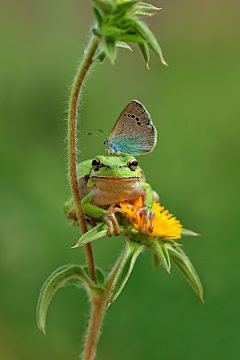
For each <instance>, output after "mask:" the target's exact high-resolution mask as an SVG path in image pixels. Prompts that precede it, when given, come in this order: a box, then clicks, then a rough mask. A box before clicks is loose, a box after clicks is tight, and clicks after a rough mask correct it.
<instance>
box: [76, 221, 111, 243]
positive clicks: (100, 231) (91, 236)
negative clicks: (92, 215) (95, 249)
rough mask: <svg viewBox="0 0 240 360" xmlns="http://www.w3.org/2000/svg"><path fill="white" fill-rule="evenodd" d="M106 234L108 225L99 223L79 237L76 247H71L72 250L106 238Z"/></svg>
mask: <svg viewBox="0 0 240 360" xmlns="http://www.w3.org/2000/svg"><path fill="white" fill-rule="evenodd" d="M107 233H108V225H107V224H105V223H101V224H99V225H97V226H95V227H94V228H92V229H91V230H89V231H88V232H87V233H85V234H83V236H81V237H80V239H79V240H78V242H77V243H76V245H75V246H73V247H72V248H76V247H79V246H82V245H85V244H87V243H90V242H91V241H94V240H97V239H100V238H102V237H104V236H106V235H107Z"/></svg>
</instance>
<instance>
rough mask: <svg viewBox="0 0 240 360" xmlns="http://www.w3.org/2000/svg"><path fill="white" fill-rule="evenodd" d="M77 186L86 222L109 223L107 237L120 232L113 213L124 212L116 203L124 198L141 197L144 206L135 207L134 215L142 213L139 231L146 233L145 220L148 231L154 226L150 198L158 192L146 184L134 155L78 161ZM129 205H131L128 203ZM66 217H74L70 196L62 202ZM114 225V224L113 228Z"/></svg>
mask: <svg viewBox="0 0 240 360" xmlns="http://www.w3.org/2000/svg"><path fill="white" fill-rule="evenodd" d="M77 178H78V189H79V193H80V197H81V199H82V207H83V211H84V214H85V217H86V219H87V222H88V223H90V224H91V225H92V226H94V225H95V220H94V219H98V220H101V221H103V222H105V223H107V224H108V236H112V235H113V233H114V227H115V235H119V234H120V229H119V224H118V221H117V219H116V216H115V213H116V212H124V210H122V209H121V208H120V207H118V204H119V203H120V202H123V201H126V200H128V201H130V200H135V199H138V198H139V197H140V196H141V195H142V196H143V200H144V201H143V202H144V206H143V207H141V208H137V213H136V215H135V218H136V217H137V216H138V215H139V214H140V213H143V214H144V222H143V227H142V234H144V233H145V230H146V224H147V221H148V220H150V224H151V226H150V231H151V228H152V226H153V217H154V213H153V211H152V204H153V199H154V200H155V201H158V195H157V194H156V193H155V192H154V191H152V188H151V186H150V185H149V184H148V183H146V179H145V175H144V173H143V171H142V170H141V168H140V167H139V166H138V162H137V160H136V159H135V158H134V157H133V156H125V157H122V158H120V157H118V156H111V157H106V156H102V155H99V156H97V157H95V158H94V159H93V160H86V161H83V162H81V163H79V164H77ZM128 206H132V205H128ZM64 211H65V214H66V216H67V217H68V218H69V219H73V220H77V216H76V212H75V209H74V202H73V199H72V198H71V199H70V200H68V201H67V202H66V203H65V205H64ZM113 226H114V227H113Z"/></svg>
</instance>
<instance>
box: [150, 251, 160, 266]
mask: <svg viewBox="0 0 240 360" xmlns="http://www.w3.org/2000/svg"><path fill="white" fill-rule="evenodd" d="M161 265H162V263H161V261H160V260H159V258H158V256H157V255H156V254H155V252H153V251H152V266H153V270H156V269H157V268H158V267H159V266H161Z"/></svg>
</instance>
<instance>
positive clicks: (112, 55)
mask: <svg viewBox="0 0 240 360" xmlns="http://www.w3.org/2000/svg"><path fill="white" fill-rule="evenodd" d="M103 46H104V51H105V53H106V55H107V57H108V58H109V59H110V61H111V63H112V64H113V63H114V60H115V59H116V42H115V40H108V39H106V38H105V37H104V38H103Z"/></svg>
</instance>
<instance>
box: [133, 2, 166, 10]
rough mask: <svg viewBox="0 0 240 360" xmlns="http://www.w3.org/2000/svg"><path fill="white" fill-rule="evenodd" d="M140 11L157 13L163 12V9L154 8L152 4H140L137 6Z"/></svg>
mask: <svg viewBox="0 0 240 360" xmlns="http://www.w3.org/2000/svg"><path fill="white" fill-rule="evenodd" d="M137 9H138V10H142V11H156V10H161V8H157V7H156V6H153V5H151V4H147V3H140V4H138V6H137Z"/></svg>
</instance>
